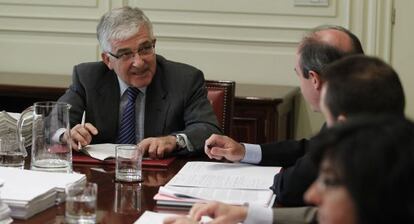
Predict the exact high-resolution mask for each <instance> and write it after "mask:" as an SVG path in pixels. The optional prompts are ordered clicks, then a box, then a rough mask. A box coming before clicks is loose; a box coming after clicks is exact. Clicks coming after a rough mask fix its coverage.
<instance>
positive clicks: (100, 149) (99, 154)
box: [82, 143, 117, 160]
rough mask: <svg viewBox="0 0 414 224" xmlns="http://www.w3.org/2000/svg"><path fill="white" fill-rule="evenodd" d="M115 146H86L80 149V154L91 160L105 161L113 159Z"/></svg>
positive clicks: (106, 144)
mask: <svg viewBox="0 0 414 224" xmlns="http://www.w3.org/2000/svg"><path fill="white" fill-rule="evenodd" d="M116 146H117V145H116V144H110V143H103V144H93V145H87V146H85V147H84V148H83V149H82V152H83V153H85V154H87V155H89V156H90V157H92V158H95V159H99V160H105V159H108V158H115V147H116Z"/></svg>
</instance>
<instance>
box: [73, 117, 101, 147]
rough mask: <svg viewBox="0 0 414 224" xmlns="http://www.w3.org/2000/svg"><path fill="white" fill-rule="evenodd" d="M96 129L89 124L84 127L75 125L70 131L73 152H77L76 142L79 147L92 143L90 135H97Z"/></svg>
mask: <svg viewBox="0 0 414 224" xmlns="http://www.w3.org/2000/svg"><path fill="white" fill-rule="evenodd" d="M97 134H98V129H96V128H95V126H93V125H92V124H91V123H86V124H85V125H81V124H77V125H76V126H75V127H73V128H72V129H71V130H70V135H71V137H72V138H71V139H72V141H71V143H70V145H71V146H72V149H73V150H76V151H77V150H78V142H79V143H80V144H81V146H82V147H83V146H85V145H89V143H91V141H92V135H97Z"/></svg>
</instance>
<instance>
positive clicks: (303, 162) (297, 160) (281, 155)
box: [260, 125, 325, 206]
mask: <svg viewBox="0 0 414 224" xmlns="http://www.w3.org/2000/svg"><path fill="white" fill-rule="evenodd" d="M324 128H325V125H324V126H323V127H322V129H324ZM311 142H312V139H310V140H308V139H302V140H299V141H296V140H287V141H281V142H276V143H268V144H263V145H261V149H262V161H261V162H260V164H261V165H272V166H282V167H283V169H282V171H281V172H280V173H279V174H276V175H275V177H274V183H273V186H272V187H271V189H272V190H273V192H274V193H275V194H276V204H279V205H283V206H304V205H305V202H304V200H303V194H304V193H305V192H306V190H307V189H308V187H309V186H310V185H311V184H312V183H313V181H314V180H315V179H316V178H317V176H318V167H317V166H316V165H315V164H314V163H313V162H312V161H311V159H310V156H309V154H308V150H309V144H311Z"/></svg>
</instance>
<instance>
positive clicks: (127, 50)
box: [116, 48, 132, 54]
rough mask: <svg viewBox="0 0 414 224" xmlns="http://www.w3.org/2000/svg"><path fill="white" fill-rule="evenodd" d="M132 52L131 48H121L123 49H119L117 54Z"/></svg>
mask: <svg viewBox="0 0 414 224" xmlns="http://www.w3.org/2000/svg"><path fill="white" fill-rule="evenodd" d="M131 51H132V50H131V49H129V48H121V49H118V50H117V51H116V53H117V54H119V53H125V52H131Z"/></svg>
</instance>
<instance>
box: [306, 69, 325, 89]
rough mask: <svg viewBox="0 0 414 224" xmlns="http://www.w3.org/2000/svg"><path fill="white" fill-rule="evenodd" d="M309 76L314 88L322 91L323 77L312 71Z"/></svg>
mask: <svg viewBox="0 0 414 224" xmlns="http://www.w3.org/2000/svg"><path fill="white" fill-rule="evenodd" d="M308 75H309V78H310V79H311V81H312V85H313V88H315V89H316V90H318V91H320V90H321V89H322V79H321V76H320V75H319V74H318V73H317V72H315V71H312V70H310V71H309V73H308Z"/></svg>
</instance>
